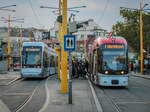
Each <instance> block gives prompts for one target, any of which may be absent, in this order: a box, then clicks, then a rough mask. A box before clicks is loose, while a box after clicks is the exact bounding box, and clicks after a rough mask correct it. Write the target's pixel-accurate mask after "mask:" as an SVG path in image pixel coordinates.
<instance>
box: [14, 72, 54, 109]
mask: <svg viewBox="0 0 150 112" xmlns="http://www.w3.org/2000/svg"><path fill="white" fill-rule="evenodd" d="M52 77H54V75H52V76H49V77H47V79H44V85H45V83H46V82H47V81H48V80H49V79H50V78H52ZM42 82H43V80H42V81H41V82H40V83H39V84H38V85H37V86H36V87H35V88H34V90H33V92H32V93H31V95H30V96H29V97H28V98H27V99H26V100H25V101H24V102H23V103H22V104H21V105H20V106H19V107H18V108H17V109H16V110H15V112H20V111H22V110H23V109H24V108H25V107H26V106H27V104H28V103H29V102H30V101H31V100H32V99H33V96H34V94H35V92H36V91H37V90H38V89H39V85H40V84H41V83H42Z"/></svg>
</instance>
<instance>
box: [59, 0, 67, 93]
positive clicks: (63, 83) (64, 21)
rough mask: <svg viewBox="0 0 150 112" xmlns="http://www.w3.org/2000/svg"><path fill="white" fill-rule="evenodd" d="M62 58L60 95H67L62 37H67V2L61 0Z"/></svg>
mask: <svg viewBox="0 0 150 112" xmlns="http://www.w3.org/2000/svg"><path fill="white" fill-rule="evenodd" d="M62 26H63V27H62V31H63V32H62V49H61V53H62V55H61V56H62V57H61V59H62V60H61V62H62V63H61V69H62V76H61V93H68V88H67V71H68V70H67V65H68V63H67V52H64V35H67V0H63V15H62Z"/></svg>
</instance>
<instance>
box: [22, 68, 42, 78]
mask: <svg viewBox="0 0 150 112" xmlns="http://www.w3.org/2000/svg"><path fill="white" fill-rule="evenodd" d="M41 73H42V69H36V68H26V69H22V70H21V76H22V77H41Z"/></svg>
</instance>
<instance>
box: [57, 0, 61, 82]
mask: <svg viewBox="0 0 150 112" xmlns="http://www.w3.org/2000/svg"><path fill="white" fill-rule="evenodd" d="M60 15H61V0H59V16H60ZM58 27H59V31H58V42H59V44H60V43H61V23H60V22H59V23H58ZM60 63H61V50H60V51H58V78H59V79H60Z"/></svg>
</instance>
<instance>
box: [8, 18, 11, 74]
mask: <svg viewBox="0 0 150 112" xmlns="http://www.w3.org/2000/svg"><path fill="white" fill-rule="evenodd" d="M10 60H11V57H10V16H9V20H8V71H9V70H10Z"/></svg>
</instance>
